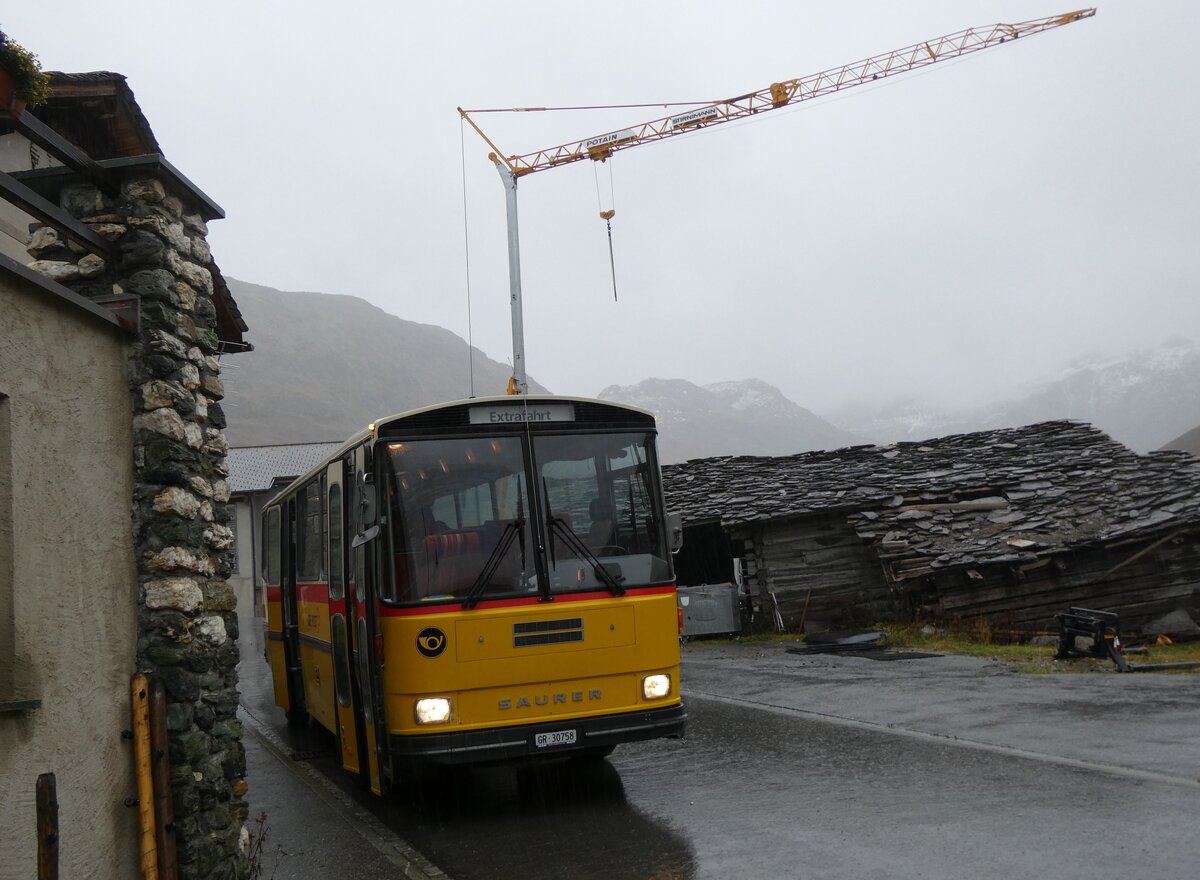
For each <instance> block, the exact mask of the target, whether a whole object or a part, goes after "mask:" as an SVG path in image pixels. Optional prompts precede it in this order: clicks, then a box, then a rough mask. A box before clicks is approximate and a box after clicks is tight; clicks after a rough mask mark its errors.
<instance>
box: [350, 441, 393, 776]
mask: <svg viewBox="0 0 1200 880" xmlns="http://www.w3.org/2000/svg"><path fill="white" fill-rule="evenodd" d="M368 449H369V447H367V446H359V447H357V448H356V449H355V450H354V452H353V453H352V459H351V460H350V462H349V464H350V465H351V469H350V470H349V471H348V474H352V475H353V481H352V482H350V481H349V480H348V481H347V482H349V483H350V484H349V485H348V486H346V487H344V494H345V496H346V497H347V498H348V499H349V504H348V505H347V507H346V519H347V521H348V524H349V526H350V528H349V531H348V533H349V534H351V535H354V536H362V535H363V534H364V532H365V531H366V529H367V528H368V527H369V526H371V525H374V523H373V522H368V520H369V519H373V518H374V516H373V512H372V511H368V510H367V507H368V504H365V503H364V500H365V499H364V494H367V493H364V490H363V487H364V484H365V483H366V481H367V475H368V474H369V473H370V472H371V465H370V462H369V461H368V459H367V455H368ZM379 540H380V539H378V538H376V539H375V540H374V541H363V540H361V539H360V540H353V539H352V540H351V541H350V542H349V544H348V545H347V546H348V547H349V552H348V553H347V562H348V566H347V569H348V570H347V573H346V574H347V584H346V597H347V607H348V608H350V607H352V608H353V612H352V614H351V613H348V615H347V620H348V622H352V624H353V625H352V626H350V627H349V629H348V639H347V641H348V642H349V645H350V650H351V655H352V658H353V664H352V666H351V667H350V668H351V683H352V687H351V690H352V691H353V693H354V696H355V702H356V708H357V709H358V711H357V713H356V720H357V721H358V722H359V723H360V724H361V730H362V740H361V743H362V751H363V754H364V756H365V758H366V765H367V781H368V783H369V785H370V787H371V791H373V792H375V794H383V792H384V779H383V774H382V773H381V772H380V763H379V743H380V742H386V741H387V740H386V734H385V731H384V730H383V717H382V712H381V711H380V700H379V669H378V666H377V664H376V658H375V634H376V633H377V632H379V622H378V620H377V618H376V605H375V602H376V595H377V593H376V590H375V584H376V583H377V581H376V580H375V577H374V575H375V572H376V570H377V569H376V567H375V564H374V562H375V557H376V555H377V553H378V550H379Z"/></svg>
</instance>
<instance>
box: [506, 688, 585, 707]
mask: <svg viewBox="0 0 1200 880" xmlns="http://www.w3.org/2000/svg"><path fill="white" fill-rule="evenodd" d="M599 699H602V697H601V696H600V689H599V688H593V689H592V690H589V691H587V693H586V694H585V693H584V692H583V691H569V692H568V691H563V692H561V693H555V694H534V695H533V698H532V701H531V700H530V698H529V697H527V696H518V697H505V698H504V699H502V700H501V701H500V703H499V705H500V708H501V709H524V708H527V707H529V706H534V705H537V706H546V705H549V704H550V703H551V702H554V703H567V702H571V703H583V702H591V701H592V700H599Z"/></svg>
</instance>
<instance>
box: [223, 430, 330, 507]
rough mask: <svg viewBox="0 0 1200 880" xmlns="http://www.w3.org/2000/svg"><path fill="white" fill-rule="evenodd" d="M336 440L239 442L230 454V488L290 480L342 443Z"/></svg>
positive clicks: (249, 489)
mask: <svg viewBox="0 0 1200 880" xmlns="http://www.w3.org/2000/svg"><path fill="white" fill-rule="evenodd" d="M341 445H342V443H341V441H339V442H336V443H292V444H289V445H282V446H235V447H233V448H231V449H230V450H229V453H228V454H227V455H226V458H225V464H226V465H227V466H228V468H229V479H228V483H229V490H230V491H231V492H232V493H233V494H234V495H237V494H239V493H245V492H263V491H266V490H267V489H270V488H271V487H272V486H274V485H275V484H276V482H278V481H279V480H284V481H287V482H290V481H291V480H294V479H296V477H298V476H300V475H301V474H303V473H305V472H306V471H307V470H309V468H313V467H316V466H317V465H318V464H320V463H321V460H322V459H324V458H325V457H326V456H327V455H331V454H332V453H333V452H334V451H335V450H336V449H337V448H338V447H339V446H341Z"/></svg>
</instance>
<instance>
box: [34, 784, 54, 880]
mask: <svg viewBox="0 0 1200 880" xmlns="http://www.w3.org/2000/svg"><path fill="white" fill-rule="evenodd" d="M37 835H38V847H37V851H38V874H37V875H38V880H58V784H57V783H56V782H55V780H54V774H53V773H43V774H42V775H41V776H39V777H38V779H37Z"/></svg>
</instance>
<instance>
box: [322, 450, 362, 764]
mask: <svg viewBox="0 0 1200 880" xmlns="http://www.w3.org/2000/svg"><path fill="white" fill-rule="evenodd" d="M343 472H344V463H343V462H341V461H335V462H333V463H332V464H330V465H329V466H328V468H326V471H325V483H326V487H327V488H326V493H325V504H326V515H327V516H326V521H327V522H328V523H329V531H328V542H329V543H328V547H327V548H326V549H327V552H328V559H329V566H328V571H329V634H330V641H331V643H332V649H333V690H334V698H335V700H336V701H337V706H336V711H337V734H338V742H339V743H340V744H341V749H342V767H343V768H344V769H346V770H348V771H350V772H351V773H354V774H356V775H357V774H359V773H361V772H362V761H361V755H362V751H363V743H364V739H365V731H364V730H363V727H364V725H363V723H362V714H361V710H360V709H359V704H360V701H359V700H356V699H355V694H354V691H355V688H354V686H353V679H354V673H353V671H352V670H353V669H354V648H353V645H354V632H353V630H354V620H355V618H356V615H357V612H356V610H355V606H356V603H355V601H354V594H353V587H352V586H351V587H350V589H349V590H348V589H347V580H348V579H347V577H346V574H347V565H346V562H347V560H346V549H347V542H346V504H345V498H346V495H345V480H344V477H343Z"/></svg>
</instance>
